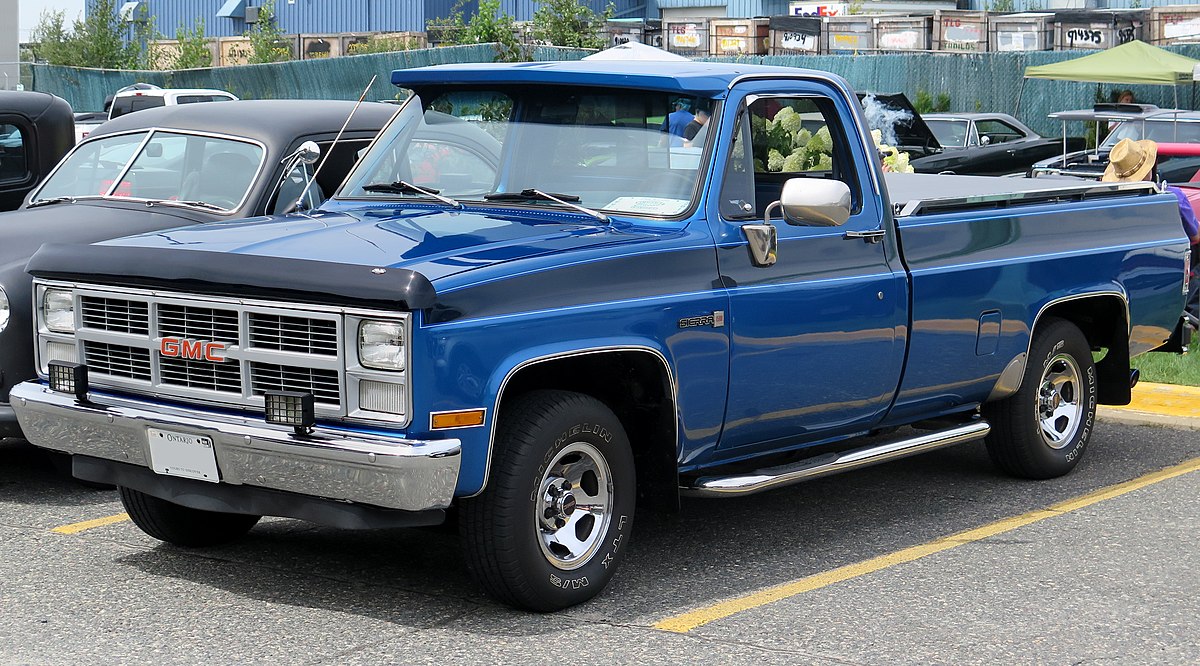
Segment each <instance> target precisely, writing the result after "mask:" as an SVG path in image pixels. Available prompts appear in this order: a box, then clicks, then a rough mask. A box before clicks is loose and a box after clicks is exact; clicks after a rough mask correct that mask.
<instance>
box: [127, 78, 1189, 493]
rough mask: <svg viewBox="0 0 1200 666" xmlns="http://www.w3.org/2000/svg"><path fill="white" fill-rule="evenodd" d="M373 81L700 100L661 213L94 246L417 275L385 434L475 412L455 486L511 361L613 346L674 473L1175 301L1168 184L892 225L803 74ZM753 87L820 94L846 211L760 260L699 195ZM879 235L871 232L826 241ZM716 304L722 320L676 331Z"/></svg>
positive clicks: (950, 385)
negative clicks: (671, 422) (480, 411)
mask: <svg viewBox="0 0 1200 666" xmlns="http://www.w3.org/2000/svg"><path fill="white" fill-rule="evenodd" d="M393 80H394V81H395V82H396V83H397V84H399V85H405V86H413V87H415V88H418V89H419V88H420V87H421V86H422V85H445V84H447V82H450V83H454V82H460V83H463V84H465V85H473V84H480V83H488V84H501V83H518V84H521V85H566V84H571V85H587V86H601V87H605V86H608V87H611V86H620V87H633V88H644V89H662V90H669V91H673V92H674V91H679V92H691V93H693V94H704V95H706V96H709V97H712V98H719V99H723V100H724V103H723V104H722V105H721V107H720V114H719V117H717V118H716V120H715V124H714V129H713V132H714V133H715V134H716V137H715V138H716V141H715V142H714V144H713V145H714V146H715V148H714V149H713V150H710V151H709V153H708V154H707V155H706V156H705V160H706V162H705V165H704V168H703V173H705V176H704V180H703V182H702V183H701V185H700V189H699V191H698V195H697V200H696V202H695V206H694V207H693V209H692V211H693V212H692V213H690V214H689V215H688V216H686V217H685V218H684V219H676V220H653V219H638V218H632V217H626V216H613V219H612V221H611V224H607V225H606V224H601V223H599V222H597V221H596V220H594V219H592V218H590V217H587V216H585V215H582V214H578V213H575V212H571V211H564V210H561V209H553V208H547V207H543V206H539V205H537V204H533V205H523V206H517V205H512V206H501V205H495V204H488V205H483V204H471V205H469V206H468V208H467V210H464V211H454V210H446V209H443V208H440V207H438V206H430V205H427V204H413V203H404V202H399V201H397V202H389V203H386V204H379V203H372V204H370V205H368V204H366V203H364V202H362V201H350V200H334V201H332V202H330V203H327V204H326V206H325V208H324V210H322V211H318V212H316V213H314V214H311V215H307V216H291V217H287V218H282V219H277V220H272V221H266V222H264V221H263V220H250V221H243V222H232V223H225V224H217V225H207V226H205V227H202V228H188V229H181V230H177V231H172V232H168V233H159V234H156V235H146V236H140V237H132V238H127V239H123V240H119V241H111V242H112V243H118V244H130V245H146V246H161V247H167V246H170V247H175V248H179V249H182V250H187V249H198V250H206V251H225V252H233V253H240V254H245V255H247V256H254V255H265V256H284V257H293V258H301V259H303V258H311V259H317V260H321V261H335V262H345V263H353V264H356V265H363V266H380V267H402V268H407V269H411V270H414V271H417V272H419V273H421V274H423V275H425V276H426V277H427V278H428V279H429V280H430V281H431V282H432V283H433V285H434V286H435V288H436V290H437V294H438V302H437V305H436V306H435V307H433V308H430V309H427V310H423V311H421V312H418V313H416V316H415V317H414V333H413V339H412V340H411V345H412V359H413V362H412V367H411V368H410V370H409V372H410V377H409V378H408V386H410V387H412V392H413V414H414V417H413V419H412V421H411V423H410V425H409V426H408V428H407V429H406V434H408V435H410V436H413V437H418V438H423V437H430V436H432V437H436V436H438V435H439V434H443V433H437V432H430V430H429V425H428V424H429V421H428V414H429V413H431V412H438V411H447V410H457V409H477V408H481V407H482V408H485V409H486V410H487V412H486V414H487V417H486V422H485V423H484V425H483V426H482V427H475V428H460V429H454V430H450V431H445V433H444V434H452V435H453V436H454V437H456V438H459V439H460V440H461V441H462V448H463V456H462V467H461V472H460V477H459V482H458V488H457V493H458V494H459V495H460V496H465V495H471V494H474V493H476V492H478V491H479V490H480V489H481V488H482V487H483V486H484V484H485V483H486V477H487V473H488V466H489V462H490V451H491V446H492V438H493V436H494V431H495V425H496V415H497V414H498V413H499V412H500V411H501V410H502V409H503V400H504V396H503V390H504V387H505V386H506V384H507V383H508V382H509V381H510V380H511V379H512V378H513V377H514V376H515V374H516V373H518V372H520V371H521V370H522V369H524V368H528V367H531V366H532V365H533V364H537V363H543V362H551V361H553V360H554V359H563V358H570V357H572V356H573V355H578V354H587V353H632V354H644V355H646V358H648V359H651V360H652V361H653V362H654V363H656V364H659V365H660V366H662V367H661V371H662V373H663V375H664V376H665V377H667V378H668V381H669V384H670V393H671V395H670V396H669V397H670V403H671V408H672V409H674V411H675V416H676V419H675V420H676V431H675V432H676V440H675V442H674V446H675V451H676V457H677V460H678V465H679V469H680V471H681V472H690V471H695V470H698V469H701V468H704V467H709V466H713V465H718V464H722V463H727V462H731V461H735V460H741V459H745V458H749V457H753V456H758V455H762V454H765V453H768V452H774V451H781V450H789V449H795V448H798V447H805V446H812V445H816V444H822V443H827V442H831V441H836V440H841V439H846V438H849V437H852V436H855V435H860V434H863V433H866V432H869V431H870V430H872V429H875V428H879V427H884V426H889V425H899V424H903V423H909V422H913V421H916V420H919V419H925V418H930V417H935V416H940V415H943V414H947V413H952V412H958V411H964V410H971V409H973V408H974V407H976V406H977V405H979V404H980V403H982V402H983V401H985V400H987V399H988V397H989V396H990V395H994V391H996V389H997V385H998V384H999V383H1000V379H1001V377H1002V373H1003V372H1004V370H1005V368H1007V367H1009V366H1010V364H1011V363H1012V362H1013V361H1014V359H1019V358H1020V357H1021V355H1022V354H1024V353H1026V352H1027V350H1028V347H1029V343H1030V331H1031V330H1032V327H1033V325H1034V323H1035V321H1036V320H1037V318H1038V317H1039V316H1042V315H1043V314H1044V313H1046V312H1052V310H1051V309H1049V308H1052V307H1054V305H1055V304H1056V303H1062V302H1067V300H1068V299H1074V298H1079V297H1092V298H1101V299H1111V300H1112V301H1113V303H1114V306H1115V307H1117V308H1118V309H1120V310H1121V311H1122V312H1127V313H1128V322H1126V324H1127V330H1128V331H1129V335H1130V347H1131V351H1132V352H1133V353H1135V354H1136V353H1140V352H1144V351H1147V350H1149V349H1151V348H1153V347H1155V346H1158V345H1160V344H1161V343H1162V342H1164V341H1165V340H1166V339H1167V337H1168V336H1169V334H1170V331H1171V329H1172V327H1173V326H1174V324H1175V323H1176V320H1177V319H1178V315H1179V313H1180V311H1181V309H1182V293H1181V287H1182V279H1183V266H1184V261H1185V255H1186V252H1187V241H1186V239H1185V238H1184V237H1183V234H1182V229H1181V227H1180V225H1179V224H1178V221H1177V213H1176V209H1175V208H1174V206H1175V204H1174V199H1173V198H1172V197H1169V196H1138V197H1127V198H1121V199H1117V200H1107V201H1104V202H1103V203H1098V202H1093V201H1085V202H1074V203H1070V202H1060V203H1043V204H1035V205H1027V206H1014V207H1012V208H1008V209H1003V210H983V211H967V212H962V211H960V212H955V213H945V214H938V215H928V216H919V217H913V218H901V219H899V220H897V219H894V218H893V216H892V212H891V205H890V202H889V199H888V193H887V192H886V191H885V189H884V183H883V176H882V174H881V172H880V170H879V167H878V162H877V160H876V159H875V157H874V149H873V147H872V146H871V144H870V143H869V142H870V139H869V138H868V137H867V135H866V133H865V131H864V130H863V129H862V128H863V127H865V124H864V123H863V122H862V118H861V111H860V109H859V108H858V106H857V104H856V103H855V99H854V97H853V95H852V93H851V91H850V90H849V87H848V86H847V85H846V84H845V82H844V81H842V80H840V79H838V78H836V77H832V76H829V75H827V74H824V73H820V72H805V71H803V70H794V69H783V68H759V67H753V66H746V65H717V64H702V63H679V64H675V63H670V64H668V63H654V64H640V63H639V64H633V66H628V67H624V66H623V67H621V68H619V69H618V68H614V67H613V66H611V65H603V64H594V63H593V64H589V63H569V64H553V65H547V64H537V65H507V66H474V67H438V68H431V69H429V70H405V71H403V72H398V73H396V74H395V75H394V77H393ZM767 94H787V95H821V96H824V97H827V98H829V99H831V100H832V101H833V104H834V106H835V108H836V110H837V113H838V115H839V116H840V118H841V119H842V123H843V125H844V126H845V127H846V129H847V130H848V131H847V135H848V139H847V142H846V145H847V147H848V149H849V151H850V155H851V156H852V159H853V161H854V163H855V164H858V165H860V167H859V171H858V178H857V179H855V180H856V181H857V182H856V183H855V189H856V192H855V211H854V213H853V215H852V216H851V218H850V220H849V221H848V222H847V223H846V224H845V225H844V226H842V227H836V228H815V227H803V226H792V225H787V224H784V223H783V222H777V223H776V226H777V227H778V231H779V251H778V255H779V261H778V263H776V264H775V265H774V266H771V267H766V268H764V267H758V266H754V265H753V264H752V262H751V258H750V253H749V251H748V248H747V243H746V240H745V237H744V236H743V234H742V231H741V228H740V227H741V225H742V224H744V223H745V222H746V221H745V220H727V219H723V218H722V217H721V214H720V211H719V210H718V194H719V192H720V188H721V185H722V167H723V165H725V164H726V163H727V162H728V160H729V152H730V146H731V145H732V143H733V141H732V134H733V132H734V127H735V125H736V123H735V120H736V118H737V114H738V113H740V112H741V110H742V109H743V108H744V102H746V101H747V100H748V98H750V97H751V96H754V95H767ZM900 194H902V193H900ZM894 198H895V199H896V200H903V197H902V196H895V197H894ZM881 227H882V228H883V229H884V230H885V231H886V232H887V233H886V236H885V238H884V239H883V241H882V242H881V243H877V244H873V243H866V242H864V241H862V240H861V239H855V238H847V237H846V235H845V234H846V232H847V231H869V230H872V229H879V228H881ZM718 311H720V312H723V313H725V319H724V325H723V326H681V325H680V320H682V319H688V318H691V317H697V316H703V315H710V314H713V313H714V312H718ZM1010 388H1011V387H1010ZM342 427H348V428H355V427H356V426H354V425H353V424H349V423H347V424H342ZM664 444H667V445H669V444H670V443H669V442H668V443H664Z"/></svg>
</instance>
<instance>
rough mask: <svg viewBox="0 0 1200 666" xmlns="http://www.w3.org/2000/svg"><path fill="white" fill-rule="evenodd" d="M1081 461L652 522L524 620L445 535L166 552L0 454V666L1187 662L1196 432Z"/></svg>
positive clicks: (949, 473)
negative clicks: (604, 575)
mask: <svg viewBox="0 0 1200 666" xmlns="http://www.w3.org/2000/svg"><path fill="white" fill-rule="evenodd" d="M1089 448H1090V450H1089V452H1088V455H1087V456H1085V457H1084V459H1083V461H1082V462H1081V463H1080V465H1079V467H1078V468H1077V469H1076V470H1075V471H1074V472H1073V473H1072V474H1070V475H1068V476H1066V477H1063V478H1060V479H1054V480H1050V481H1042V482H1030V481H1021V480H1016V479H1011V478H1007V477H1004V476H1001V475H999V474H997V473H996V472H995V471H993V470H992V468H991V466H990V463H989V461H988V460H987V456H986V453H985V451H984V449H983V446H982V444H980V443H971V444H965V445H961V446H958V447H955V448H951V449H946V450H943V451H938V452H934V453H930V454H926V455H923V456H918V457H915V458H911V459H907V460H902V461H898V462H894V463H889V464H886V465H881V466H877V467H874V468H869V469H866V470H862V471H858V472H853V473H849V474H844V475H841V476H834V477H828V478H825V479H819V480H816V481H813V482H810V483H807V484H802V485H799V486H795V487H792V488H788V489H784V490H780V491H776V492H771V493H766V494H762V495H758V496H753V497H747V498H741V499H730V500H687V501H685V502H684V506H683V507H682V510H681V512H679V513H678V514H669V513H646V512H643V513H642V514H641V515H639V516H638V518H637V520H638V522H637V524H636V527H635V532H634V538H635V540H634V544H633V547H632V549H631V550H630V551H629V552H628V555H627V557H628V559H627V560H626V561H625V562H624V564H623V568H622V570H621V571H620V572H619V573H618V575H617V577H616V579H615V580H614V582H613V584H612V585H610V586H609V588H608V589H607V590H606V591H605V592H604V593H603V594H602V595H601V596H600V597H598V598H597V599H595V600H594V601H592V602H589V603H587V604H584V605H582V606H579V607H576V608H573V609H570V610H567V611H564V612H560V613H557V614H550V615H538V614H531V613H523V612H518V611H513V610H510V609H508V608H505V607H503V606H499V605H497V604H495V603H493V602H491V601H490V600H489V599H487V598H486V597H484V596H482V594H481V593H480V592H479V591H478V590H477V589H476V588H475V586H474V584H473V583H472V582H471V580H470V579H469V578H468V576H467V573H466V570H465V568H464V565H463V562H462V559H461V557H460V555H459V553H458V544H457V537H456V536H455V535H454V534H453V533H452V532H451V531H449V530H386V531H365V532H354V531H344V530H335V529H330V528H325V527H320V526H315V525H311V524H307V523H302V522H299V521H292V520H282V519H268V520H264V521H263V523H262V524H260V526H259V527H257V528H255V529H254V530H253V531H252V532H251V533H250V535H249V536H248V537H247V538H246V539H244V540H243V541H240V542H238V543H236V544H233V545H230V546H225V547H220V548H212V549H205V550H186V549H181V548H176V547H173V546H167V545H164V544H160V543H158V542H156V541H154V540H152V539H150V538H149V537H147V536H145V535H144V534H142V533H141V532H140V531H138V530H137V529H136V528H135V527H134V526H133V525H132V524H131V523H129V522H128V521H127V520H125V519H123V518H122V517H121V516H120V513H121V506H120V503H119V502H118V501H117V499H116V494H115V493H114V492H112V491H96V490H90V489H87V488H83V487H81V486H79V485H77V484H75V483H74V482H72V481H70V480H68V479H65V478H63V477H61V476H60V475H58V474H57V473H56V472H55V471H54V470H53V468H52V466H51V465H50V464H49V463H48V462H47V460H46V458H45V457H44V456H43V455H42V453H41V452H39V451H38V450H36V449H34V448H32V447H30V446H29V445H27V444H25V443H23V442H18V441H14V440H7V441H4V442H2V443H0V609H2V611H3V612H0V663H3V664H24V663H30V664H68V663H71V664H74V663H79V662H112V663H119V662H126V663H144V662H148V661H154V662H156V663H181V664H184V663H186V664H192V663H261V662H276V663H297V664H357V663H361V664H378V663H397V664H407V663H447V662H449V663H479V664H483V663H489V664H491V663H496V664H508V663H521V664H557V663H561V662H564V661H570V662H578V663H622V664H624V663H662V664H668V663H684V662H704V663H722V664H724V663H738V664H740V663H746V664H749V663H754V664H758V663H764V662H765V663H789V664H796V663H813V664H826V663H828V664H929V663H945V664H962V663H979V664H983V663H1047V664H1060V663H1061V664H1067V663H1072V664H1073V663H1093V662H1094V663H1100V662H1103V663H1106V664H1107V663H1117V664H1121V663H1127V664H1144V663H1164V664H1193V663H1200V576H1197V575H1195V572H1196V571H1197V570H1200V549H1197V548H1196V547H1195V535H1196V533H1197V528H1198V527H1200V499H1198V498H1200V493H1198V491H1200V471H1194V470H1195V469H1197V468H1200V462H1197V461H1198V460H1200V442H1198V441H1197V434H1196V433H1194V432H1192V431H1190V430H1185V429H1180V428H1175V427H1163V426H1156V425H1129V424H1126V423H1119V422H1114V421H1113V420H1107V422H1104V423H1102V424H1101V427H1099V428H1098V429H1097V431H1096V433H1095V435H1094V437H1093V440H1092V444H1091V445H1090V447H1089ZM1148 475H1149V476H1148ZM1131 480H1134V483H1133V484H1132V485H1130V484H1129V482H1130V481H1131ZM1122 484H1125V485H1122ZM1096 493H1100V495H1096ZM1056 506H1057V507H1058V508H1051V507H1056ZM1064 507H1065V508H1064ZM1048 509H1049V510H1048ZM1030 516H1035V517H1037V518H1038V519H1037V520H1031V521H1027V522H1022V521H1021V520H1020V519H1021V518H1022V517H1026V518H1028V517H1030ZM1014 520H1016V521H1017V522H1016V523H1013V522H1012V521H1014ZM88 521H99V522H96V523H89V522H88ZM1005 521H1007V522H1005ZM996 524H1003V525H1004V526H1006V527H1007V528H1009V529H1005V530H1004V531H996V532H995V533H992V534H979V533H978V531H979V530H985V529H994V528H991V527H989V526H994V525H996ZM64 528H65V529H64ZM55 530H58V531H55ZM971 531H975V532H971ZM963 533H974V534H976V536H978V537H979V538H975V539H972V540H968V539H964V538H961V535H962V534H963ZM955 535H960V536H959V537H955ZM948 537H949V538H950V540H951V541H952V542H953V543H952V545H951V546H950V547H947V548H940V549H938V548H933V549H932V552H924V551H926V550H930V549H931V544H939V543H940V544H943V545H945V543H946V540H947V538H948ZM914 550H916V551H921V552H922V553H923V554H922V555H921V556H920V557H918V558H913V559H905V557H903V556H900V555H898V554H902V553H905V552H913V551H914ZM889 558H891V560H894V561H891V560H889ZM868 562H876V563H880V562H882V566H877V567H874V568H872V567H866V568H867V569H869V570H867V571H862V572H859V574H858V575H854V576H849V577H845V576H841V575H839V574H838V573H837V572H839V571H842V572H844V571H846V569H845V567H853V566H858V565H861V564H862V563H868ZM814 580H815V581H816V582H817V583H820V584H817V585H814V584H812V583H811V581H814ZM803 581H810V582H809V583H804V582H803ZM789 585H791V586H793V588H788V591H789V592H794V593H792V594H787V595H783V596H780V597H778V598H768V597H769V594H767V595H765V596H764V594H765V591H766V592H769V591H770V590H772V589H779V588H780V587H781V586H782V587H786V586H789ZM797 590H799V591H797ZM734 600H746V601H744V603H743V604H742V605H743V606H744V608H740V609H739V610H738V612H734V613H730V614H727V615H723V616H721V617H717V618H715V619H711V620H709V621H707V622H704V623H700V624H695V625H694V626H678V625H677V626H673V627H672V626H671V625H670V623H671V622H672V621H678V620H679V619H680V618H689V617H692V618H694V617H695V616H696V614H697V613H703V612H705V611H706V610H709V609H712V608H714V607H718V606H721V605H722V604H727V603H729V602H730V601H734ZM685 624H686V623H685Z"/></svg>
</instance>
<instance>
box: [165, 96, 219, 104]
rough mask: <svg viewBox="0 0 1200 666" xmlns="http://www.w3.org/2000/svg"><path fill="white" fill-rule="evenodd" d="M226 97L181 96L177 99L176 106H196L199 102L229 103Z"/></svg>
mask: <svg viewBox="0 0 1200 666" xmlns="http://www.w3.org/2000/svg"><path fill="white" fill-rule="evenodd" d="M228 101H229V98H228V97H225V96H224V95H180V96H179V97H176V98H175V103H176V104H196V103H197V102H228Z"/></svg>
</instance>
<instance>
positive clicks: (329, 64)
mask: <svg viewBox="0 0 1200 666" xmlns="http://www.w3.org/2000/svg"><path fill="white" fill-rule="evenodd" d="M588 53H590V51H581V50H579V49H564V48H557V47H537V48H535V49H533V52H532V53H531V57H532V58H533V59H534V60H538V61H549V60H577V59H579V58H582V57H583V56H585V55H587V54H588ZM495 59H496V47H495V45H493V44H472V45H469V46H450V47H443V48H436V49H419V50H413V51H397V52H395V53H375V54H370V55H360V56H346V57H341V58H323V59H319V60H297V61H292V62H281V63H273V64H269V65H242V66H239V67H213V68H208V69H188V70H181V71H175V72H154V71H125V70H100V69H80V68H76V67H56V66H53V65H32V66H30V69H31V70H32V77H31V79H32V81H31V87H32V89H33V90H40V91H43V92H48V93H53V94H55V95H58V96H59V97H62V98H64V99H66V100H67V101H68V102H70V103H71V107H72V108H74V109H75V110H76V111H99V110H100V109H101V108H103V106H104V98H105V97H106V96H108V95H111V94H112V93H113V91H115V90H117V89H118V88H121V87H123V86H127V85H129V84H131V83H136V82H138V81H141V82H144V83H152V84H154V85H156V86H162V87H164V88H217V89H220V90H228V91H229V92H232V93H233V94H235V95H237V96H238V97H240V98H242V99H358V96H359V95H361V94H362V90H363V88H365V87H366V85H367V82H368V81H370V80H371V77H372V76H373V75H378V76H379V79H378V80H377V81H376V82H375V85H374V87H372V89H371V92H370V93H369V95H368V99H384V98H391V97H393V96H394V95H395V94H396V90H395V88H393V87H392V84H391V77H390V76H389V75H390V74H391V72H392V70H396V69H408V68H411V67H425V66H428V65H445V64H453V63H468V62H492V61H493V60H495Z"/></svg>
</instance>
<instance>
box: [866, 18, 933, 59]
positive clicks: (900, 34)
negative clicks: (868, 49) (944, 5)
mask: <svg viewBox="0 0 1200 666" xmlns="http://www.w3.org/2000/svg"><path fill="white" fill-rule="evenodd" d="M932 34H933V17H932V16H880V17H878V18H876V19H875V49H876V50H878V51H928V50H929V47H930V41H931V38H932Z"/></svg>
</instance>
